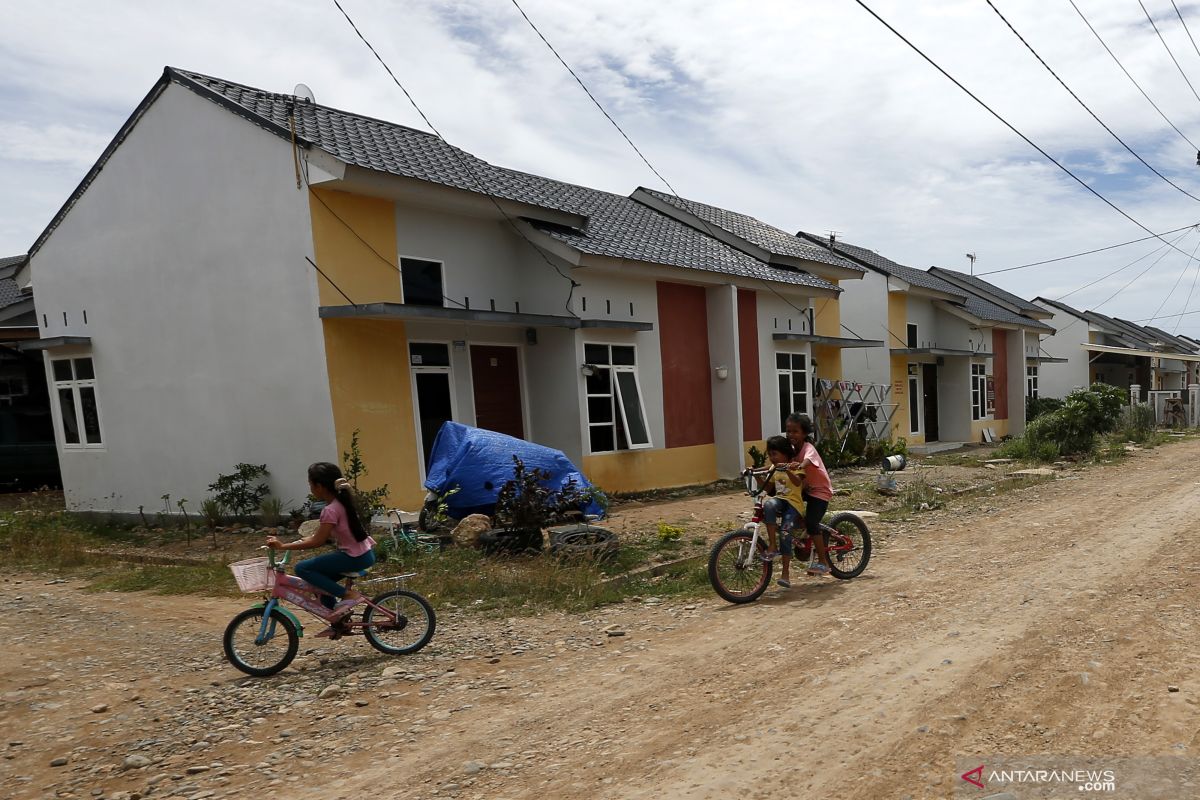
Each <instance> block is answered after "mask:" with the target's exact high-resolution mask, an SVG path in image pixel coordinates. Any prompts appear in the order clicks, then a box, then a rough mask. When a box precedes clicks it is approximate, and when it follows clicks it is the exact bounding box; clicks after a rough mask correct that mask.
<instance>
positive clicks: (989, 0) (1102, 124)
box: [984, 0, 1200, 202]
mask: <svg viewBox="0 0 1200 800" xmlns="http://www.w3.org/2000/svg"><path fill="white" fill-rule="evenodd" d="M984 2H986V3H987V4H988V6H989V7H991V9H992V11H995V12H996V16H998V17H999V18H1000V19H1001V20H1002V21H1003V22H1004V24H1005V25H1007V26H1008V29H1009V30H1010V31H1012V33H1013V36H1016V37H1017V38H1018V39H1019V40H1020V41H1021V44H1023V45H1025V49H1027V50H1028V51H1029V52H1030V53H1032V54H1033V57H1034V58H1036V59H1037V60H1038V63H1039V64H1041V65H1042V66H1043V67H1045V68H1046V71H1047V72H1049V73H1050V74H1051V75H1053V76H1054V80H1056V81H1058V83H1059V85H1060V86H1062V87H1063V88H1064V89H1066V90H1067V94H1069V95H1071V97H1072V98H1074V100H1075V102H1076V103H1078V104H1079V105H1080V106H1081V107H1082V108H1083V110H1084V111H1086V112H1087V113H1088V114H1090V115H1091V117H1092V119H1094V120H1096V122H1097V123H1098V124H1099V125H1100V127H1102V128H1104V130H1106V131H1107V132H1108V135H1109V136H1111V137H1112V138H1114V139H1116V140H1117V142H1119V143H1120V145H1121V146H1122V147H1124V148H1125V149H1126V150H1127V151H1129V154H1130V155H1131V156H1133V157H1134V158H1136V159H1137V160H1138V161H1140V162H1142V164H1143V165H1144V166H1145V167H1146V169H1148V170H1150V171H1151V172H1153V173H1154V174H1155V175H1157V176H1158V177H1160V178H1162V179H1163V180H1164V181H1166V182H1167V183H1169V184H1171V186H1172V187H1173V188H1175V189H1177V190H1178V191H1180V192H1183V193H1184V194H1186V195H1187V196H1188V197H1190V198H1192V199H1193V200H1196V201H1197V202H1200V197H1197V196H1196V195H1194V194H1192V193H1191V192H1189V191H1188V190H1187V189H1184V188H1183V187H1182V186H1180V185H1179V184H1177V183H1175V181H1173V180H1171V179H1170V178H1168V177H1167V176H1166V175H1163V174H1162V173H1161V172H1159V171H1158V170H1157V169H1155V168H1154V166H1153V165H1151V164H1150V162H1149V161H1147V160H1146V159H1144V158H1142V157H1141V155H1139V154H1138V153H1137V152H1136V151H1135V150H1134V149H1133V148H1132V147H1130V146H1129V145H1128V144H1126V143H1125V140H1124V139H1122V138H1121V137H1120V136H1118V135H1117V134H1116V133H1114V132H1113V129H1112V128H1110V127H1108V125H1107V124H1106V123H1105V122H1104V120H1102V119H1100V117H1099V116H1097V115H1096V112H1095V111H1092V109H1091V108H1089V107H1088V104H1087V103H1085V102H1083V100H1081V99H1079V95H1077V94H1075V91H1074V90H1073V89H1072V88H1071V87H1070V86H1067V83H1066V81H1064V80H1063V79H1062V78H1060V77H1059V75H1058V73H1057V72H1055V71H1054V70H1053V69H1051V67H1050V65H1049V64H1047V63H1046V60H1045V59H1043V58H1042V57H1041V56H1040V55H1039V54H1038V51H1036V50H1034V49H1033V45H1031V44H1030V43H1029V42H1027V41H1026V40H1025V37H1024V36H1022V35H1021V34H1020V33H1018V32H1017V29H1016V28H1014V27H1013V24H1012V23H1011V22H1009V21H1008V18H1007V17H1005V16H1004V14H1002V13H1001V12H1000V9H998V8H996V5H995V4H994V3H993V2H992V0H984ZM1197 99H1200V98H1197Z"/></svg>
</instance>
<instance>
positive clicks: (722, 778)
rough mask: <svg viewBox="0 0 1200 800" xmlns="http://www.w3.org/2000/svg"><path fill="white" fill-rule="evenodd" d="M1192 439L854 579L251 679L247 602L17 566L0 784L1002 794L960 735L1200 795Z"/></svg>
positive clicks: (1024, 495)
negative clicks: (978, 774) (103, 584)
mask: <svg viewBox="0 0 1200 800" xmlns="http://www.w3.org/2000/svg"><path fill="white" fill-rule="evenodd" d="M1198 459H1200V442H1198V441H1190V442H1186V443H1180V444H1176V445H1172V446H1170V447H1164V448H1160V449H1158V450H1155V451H1152V452H1149V453H1144V454H1138V455H1137V456H1136V457H1135V458H1133V459H1131V460H1130V461H1129V462H1127V463H1125V464H1122V465H1119V466H1113V467H1106V468H1097V469H1094V470H1089V471H1085V472H1079V473H1073V474H1069V475H1067V476H1065V477H1064V478H1062V479H1060V480H1058V481H1056V482H1054V483H1052V484H1048V485H1045V486H1040V487H1037V488H1033V489H1027V490H1023V491H1021V492H1014V493H1010V494H1006V495H1003V496H1002V497H1000V498H997V499H994V500H981V501H978V503H976V505H975V507H973V508H971V509H969V510H967V511H965V512H964V511H962V510H958V511H955V512H954V513H953V514H951V513H941V514H938V515H936V516H931V517H929V518H928V520H927V523H926V524H924V525H922V526H920V527H919V528H916V529H914V528H913V527H911V526H909V527H908V528H906V529H905V532H903V533H894V534H892V535H890V536H884V537H883V538H882V544H881V546H880V547H879V549H878V550H877V552H876V553H875V556H874V558H873V560H872V562H871V566H870V568H869V569H868V571H867V573H866V574H865V575H864V576H863V577H861V578H859V579H857V580H855V581H853V582H849V583H839V582H834V581H816V580H809V581H800V582H797V585H796V587H795V588H793V589H792V590H791V591H789V592H782V591H780V592H775V591H772V592H769V593H768V594H767V595H766V596H765V597H764V598H763V599H762V600H760V601H759V602H758V603H755V604H752V605H749V606H741V607H733V606H728V605H726V604H724V603H722V602H720V601H719V600H717V599H716V598H715V596H713V597H711V598H704V599H701V600H699V601H694V602H690V603H687V602H675V601H672V602H669V603H662V604H656V603H643V602H634V603H626V604H623V605H621V606H618V607H614V608H610V609H606V610H604V611H602V612H597V613H593V614H588V615H583V616H578V617H571V616H565V615H550V616H544V617H540V618H536V619H524V618H522V619H510V620H484V621H480V620H479V619H478V618H477V617H474V616H470V615H465V614H463V613H461V612H459V611H457V610H455V609H439V612H440V614H441V620H440V623H441V624H440V625H439V633H438V636H437V637H436V638H435V640H434V643H433V644H432V645H430V647H429V648H427V650H426V651H424V652H422V653H420V654H418V655H416V656H413V657H409V658H406V659H395V660H389V659H386V658H384V657H382V656H379V655H377V654H375V653H373V651H371V650H370V649H369V648H368V647H367V646H366V644H365V643H364V642H361V641H353V642H350V643H344V642H343V643H336V644H330V643H327V642H324V641H323V640H313V639H309V638H306V639H305V640H304V643H303V647H304V648H306V649H307V650H306V654H305V655H303V656H302V657H301V658H300V659H298V661H297V663H296V665H294V666H293V667H292V668H291V669H289V670H288V671H286V672H284V673H283V674H281V675H279V676H276V677H275V678H273V679H268V680H262V681H255V680H249V679H244V678H243V677H241V676H240V674H238V673H236V672H234V671H233V670H232V668H230V667H228V666H227V665H225V664H224V662H223V661H222V660H221V656H220V652H219V647H220V645H219V635H220V631H221V629H222V628H223V626H224V624H225V622H226V621H227V620H228V619H229V617H230V616H232V614H233V613H234V612H235V611H236V610H237V608H238V607H239V604H238V603H237V602H235V601H226V600H219V601H218V600H195V599H174V598H161V597H150V596H145V597H143V596H136V595H120V594H100V595H94V594H85V593H82V592H80V591H79V590H78V588H77V587H75V586H74V585H72V584H70V583H60V584H52V585H46V583H47V579H45V578H30V577H25V578H24V579H23V580H21V582H19V583H18V582H16V580H17V579H10V580H7V581H5V582H3V583H2V584H0V612H3V613H2V615H0V637H3V641H4V642H5V645H4V647H3V648H0V691H2V694H0V714H2V718H3V728H4V734H3V736H4V738H5V741H3V742H0V747H2V748H3V751H2V753H0V754H2V755H3V756H4V759H3V760H0V796H6V797H14V798H40V797H53V796H56V795H57V796H76V797H81V798H86V797H93V796H94V797H99V796H103V797H107V798H120V797H132V796H133V795H134V794H137V795H140V796H150V797H155V798H159V797H179V798H191V800H205V798H214V797H217V798H219V797H265V796H276V795H283V794H285V793H286V794H287V795H288V796H293V797H301V798H307V797H313V798H318V797H319V798H323V799H325V800H332V799H333V798H351V797H362V796H372V797H380V798H433V797H437V798H445V797H453V798H510V799H511V800H516V799H517V798H539V800H543V799H545V798H576V797H578V798H585V797H586V798H593V797H597V798H622V799H624V798H631V799H633V798H652V797H653V798H718V797H739V798H759V797H761V798H766V797H772V798H778V797H788V796H790V797H800V798H810V797H811V798H848V799H849V798H861V799H863V800H867V799H869V800H880V799H890V798H906V797H907V798H913V800H916V799H917V798H942V797H952V796H953V797H958V796H964V797H966V796H980V797H985V796H988V795H989V793H990V792H989V791H988V790H975V789H973V788H972V787H969V786H965V785H964V783H963V781H962V780H961V779H960V778H959V777H958V776H959V773H960V772H962V771H963V767H962V763H963V762H961V761H958V760H956V759H960V758H963V759H976V758H977V759H979V760H980V763H982V762H983V761H984V760H985V759H987V758H990V757H992V756H994V755H995V754H1000V755H1002V756H1007V757H1019V756H1035V755H1040V754H1064V755H1076V756H1090V757H1096V758H1099V759H1101V760H1103V758H1104V757H1109V758H1112V757H1116V756H1156V757H1173V758H1174V760H1173V761H1170V762H1162V763H1167V764H1169V765H1170V766H1169V769H1167V771H1166V772H1165V773H1164V772H1163V770H1162V769H1159V772H1160V773H1162V774H1161V775H1160V777H1162V778H1164V779H1165V780H1166V781H1167V782H1168V784H1169V793H1162V794H1152V793H1145V792H1143V793H1142V794H1129V793H1128V792H1129V789H1128V786H1126V787H1125V789H1124V790H1123V791H1119V792H1118V793H1116V794H1113V793H1108V794H1104V795H1096V796H1106V797H1168V798H1187V797H1200V779H1193V778H1191V777H1190V776H1189V774H1188V771H1189V770H1190V769H1192V768H1193V767H1194V765H1195V763H1196V762H1197V756H1200V733H1198V731H1200V707H1198V706H1197V702H1200V676H1197V672H1196V669H1197V666H1198V665H1200V640H1198V639H1197V630H1196V623H1195V610H1196V607H1197V596H1198V595H1197V590H1198V589H1200V555H1198V553H1197V545H1198V544H1200V523H1198V522H1197V520H1198V519H1200V478H1197V477H1195V475H1196V471H1195V467H1194V465H1195V464H1196V463H1197V460H1198ZM729 503H730V508H729V512H728V513H729V516H730V518H732V517H733V516H734V515H735V514H736V513H737V512H739V511H741V510H742V506H743V504H744V498H743V499H738V498H736V497H731V498H730V499H729ZM418 588H419V586H418ZM609 626H616V627H615V628H614V629H613V630H617V631H622V632H623V635H619V636H612V635H608V632H606V630H605V628H608V627H609ZM314 630H315V629H314ZM317 642H320V643H319V644H317ZM330 686H336V687H338V688H337V689H332V690H328V692H327V694H332V695H333V696H332V697H328V698H326V699H319V698H318V697H317V695H318V693H320V692H321V691H322V690H325V689H328V687H330ZM60 762H65V763H61V764H60ZM51 764H55V765H57V766H51ZM1172 770H1174V771H1172ZM1121 779H1122V775H1121V774H1120V773H1119V774H1118V788H1119V789H1120V788H1121V786H1120V781H1121ZM1068 788H1069V789H1070V790H1071V791H1070V793H1067V792H1063V793H1062V794H1061V795H1056V796H1075V797H1080V796H1087V795H1085V794H1082V793H1079V792H1077V791H1076V790H1075V787H1074V786H1071V787H1068ZM964 789H971V791H974V792H975V793H976V794H975V795H968V794H961V795H960V794H959V793H961V792H963V791H964ZM991 791H999V790H998V789H992V790H991ZM1014 791H1015V790H1014ZM1014 796H1018V797H1027V796H1029V797H1032V796H1043V795H1034V794H1019V795H1018V794H1014Z"/></svg>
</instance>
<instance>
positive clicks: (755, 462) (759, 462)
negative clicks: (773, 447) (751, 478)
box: [746, 444, 767, 469]
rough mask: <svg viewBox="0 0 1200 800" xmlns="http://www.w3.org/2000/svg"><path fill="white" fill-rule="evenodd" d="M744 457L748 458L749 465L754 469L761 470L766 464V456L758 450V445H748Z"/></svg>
mask: <svg viewBox="0 0 1200 800" xmlns="http://www.w3.org/2000/svg"><path fill="white" fill-rule="evenodd" d="M746 455H748V456H750V464H751V466H753V467H754V469H762V468H763V466H764V465H765V464H766V463H767V454H766V453H764V452H763V451H762V450H759V449H758V445H756V444H752V445H750V449H749V450H747V451H746Z"/></svg>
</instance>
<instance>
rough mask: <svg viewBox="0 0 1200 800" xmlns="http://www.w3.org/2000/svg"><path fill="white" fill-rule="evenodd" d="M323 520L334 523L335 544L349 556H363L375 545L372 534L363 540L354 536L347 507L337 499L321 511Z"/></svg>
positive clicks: (323, 521)
mask: <svg viewBox="0 0 1200 800" xmlns="http://www.w3.org/2000/svg"><path fill="white" fill-rule="evenodd" d="M321 522H322V524H324V523H326V522H328V523H331V524H332V525H333V541H334V544H336V545H337V549H338V550H341V551H342V552H343V553H345V554H346V555H348V556H361V555H362V554H363V553H365V552H367V551H368V550H370V549H371V548H372V547H374V546H375V540H374V539H372V538H371V537H370V536H368V537H367V538H365V539H363V540H362V541H361V542H360V541H358V540H357V539H355V538H354V534H353V533H351V532H350V523H349V522H347V521H346V509H345V508H344V507H343V506H342V504H341V503H340V502H338V501H337V500H332V501H330V503H329V505H327V506H325V508H324V510H322V511H321Z"/></svg>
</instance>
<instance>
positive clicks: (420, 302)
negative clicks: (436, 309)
mask: <svg viewBox="0 0 1200 800" xmlns="http://www.w3.org/2000/svg"><path fill="white" fill-rule="evenodd" d="M400 285H401V288H402V289H403V291H404V303H405V305H410V306H441V305H443V302H442V301H443V299H444V298H443V296H442V295H443V292H442V265H441V264H439V263H438V262H436V261H422V260H421V259H419V258H402V259H400Z"/></svg>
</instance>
